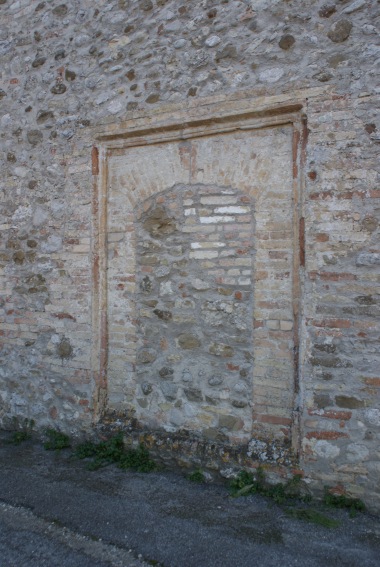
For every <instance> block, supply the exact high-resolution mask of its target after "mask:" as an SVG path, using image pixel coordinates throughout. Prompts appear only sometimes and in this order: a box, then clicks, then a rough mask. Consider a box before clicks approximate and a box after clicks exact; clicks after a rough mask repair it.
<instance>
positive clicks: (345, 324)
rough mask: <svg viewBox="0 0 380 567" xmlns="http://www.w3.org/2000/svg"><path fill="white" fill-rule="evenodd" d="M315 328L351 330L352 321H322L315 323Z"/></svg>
mask: <svg viewBox="0 0 380 567" xmlns="http://www.w3.org/2000/svg"><path fill="white" fill-rule="evenodd" d="M313 325H314V326H315V327H329V328H335V329H349V328H350V327H351V321H349V320H348V319H322V321H314V322H313Z"/></svg>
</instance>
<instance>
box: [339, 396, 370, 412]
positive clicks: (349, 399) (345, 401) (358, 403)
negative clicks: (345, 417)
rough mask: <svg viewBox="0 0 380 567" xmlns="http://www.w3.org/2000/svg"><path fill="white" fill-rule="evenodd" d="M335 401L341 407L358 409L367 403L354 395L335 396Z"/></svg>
mask: <svg viewBox="0 0 380 567" xmlns="http://www.w3.org/2000/svg"><path fill="white" fill-rule="evenodd" d="M335 403H336V405H337V406H338V407H339V408H347V409H358V408H363V407H364V406H365V403H364V401H363V400H359V399H358V398H355V397H354V396H335Z"/></svg>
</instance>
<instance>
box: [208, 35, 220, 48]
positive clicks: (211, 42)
mask: <svg viewBox="0 0 380 567" xmlns="http://www.w3.org/2000/svg"><path fill="white" fill-rule="evenodd" d="M220 42H221V39H220V37H219V36H218V35H211V36H210V37H208V38H207V39H206V41H205V45H206V46H207V47H215V46H216V45H219V43H220Z"/></svg>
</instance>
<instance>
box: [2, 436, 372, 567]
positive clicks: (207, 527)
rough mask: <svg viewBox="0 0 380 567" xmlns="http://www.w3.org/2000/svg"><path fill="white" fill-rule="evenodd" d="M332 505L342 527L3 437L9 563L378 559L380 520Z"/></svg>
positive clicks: (114, 566) (88, 565)
mask: <svg viewBox="0 0 380 567" xmlns="http://www.w3.org/2000/svg"><path fill="white" fill-rule="evenodd" d="M325 513H326V514H328V515H329V516H330V517H333V518H337V519H339V520H340V522H341V524H340V526H339V527H338V528H334V529H328V528H325V527H322V526H317V525H314V524H311V523H309V522H304V521H300V520H295V519H291V518H289V517H288V516H287V515H286V514H285V511H284V509H282V508H281V507H278V506H276V505H273V503H272V502H270V501H267V500H266V499H263V498H260V497H256V496H255V497H253V496H249V497H246V498H238V499H233V498H230V497H229V496H228V492H227V490H226V488H225V487H222V486H211V485H196V484H193V483H191V482H189V481H188V480H186V479H185V478H183V477H181V476H177V475H175V474H172V473H165V472H161V473H151V474H145V475H144V474H138V473H130V472H123V471H121V470H119V469H117V468H116V467H113V466H111V467H107V468H104V469H101V470H98V471H93V472H91V471H88V470H87V469H86V467H85V464H84V463H83V462H82V461H74V460H72V459H71V458H70V451H62V452H61V453H60V454H56V453H51V452H47V451H44V449H43V448H42V447H41V446H40V445H34V444H31V443H29V442H26V443H24V444H22V445H19V446H17V447H15V446H12V445H9V444H5V443H4V441H1V440H0V566H1V567H45V566H46V567H56V566H57V567H58V566H59V567H132V566H139V567H141V566H144V567H146V566H148V565H163V566H165V567H230V566H231V567H255V566H259V567H272V566H273V567H278V566H281V567H287V566H302V567H317V566H318V567H319V566H323V567H324V566H325V567H334V566H336V567H359V566H360V567H375V566H376V567H379V565H380V518H378V517H374V516H370V515H367V514H359V515H358V516H357V517H356V518H354V519H351V518H349V515H348V513H347V512H346V511H339V510H333V511H325Z"/></svg>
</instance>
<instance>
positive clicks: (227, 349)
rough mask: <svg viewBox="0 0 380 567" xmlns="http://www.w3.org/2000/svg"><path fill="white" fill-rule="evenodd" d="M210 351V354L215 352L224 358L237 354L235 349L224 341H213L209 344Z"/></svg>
mask: <svg viewBox="0 0 380 567" xmlns="http://www.w3.org/2000/svg"><path fill="white" fill-rule="evenodd" d="M208 351H209V353H210V354H214V355H215V356H222V357H223V358H230V357H231V356H233V355H234V354H235V353H234V349H233V348H232V347H231V346H229V345H226V344H224V343H212V344H211V345H210V346H209V348H208Z"/></svg>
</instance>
